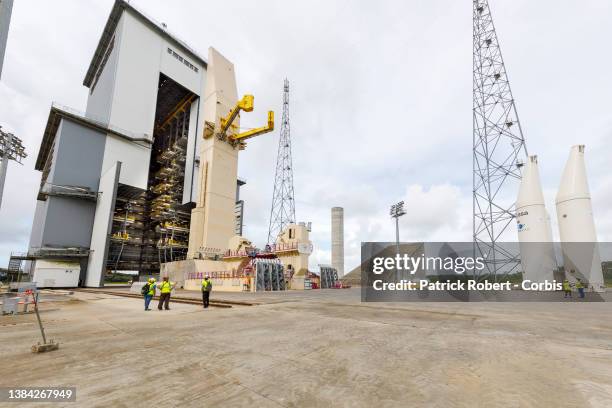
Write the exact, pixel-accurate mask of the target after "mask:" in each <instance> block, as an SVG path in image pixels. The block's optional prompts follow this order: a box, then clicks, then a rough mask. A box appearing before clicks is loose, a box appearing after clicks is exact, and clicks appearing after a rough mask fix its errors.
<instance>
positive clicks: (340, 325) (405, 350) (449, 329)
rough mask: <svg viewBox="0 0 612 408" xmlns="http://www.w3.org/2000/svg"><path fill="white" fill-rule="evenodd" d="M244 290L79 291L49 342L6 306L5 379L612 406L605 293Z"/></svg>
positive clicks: (121, 399)
mask: <svg viewBox="0 0 612 408" xmlns="http://www.w3.org/2000/svg"><path fill="white" fill-rule="evenodd" d="M194 295H195V296H197V295H198V294H194ZM215 295H216V294H213V297H214V296H215ZM231 296H236V298H237V299H238V298H240V294H236V295H231ZM248 296H252V299H251V300H253V301H256V300H257V301H258V303H261V304H260V305H258V306H235V307H232V308H229V309H222V308H209V309H208V310H203V309H201V308H200V307H198V306H194V305H188V304H174V305H171V306H172V310H170V311H157V310H154V311H151V312H144V311H143V310H142V302H141V301H140V300H139V299H131V298H122V297H116V296H112V295H102V294H92V293H79V292H75V293H74V295H71V296H66V297H65V299H64V300H58V299H57V298H55V299H54V301H53V302H45V303H42V306H41V307H43V308H44V309H47V311H44V312H43V313H42V318H43V321H44V322H45V325H46V328H47V332H48V335H49V337H50V338H53V339H55V340H57V341H59V342H60V349H59V350H57V351H53V352H50V353H46V354H32V353H31V352H30V346H31V345H32V344H34V343H36V342H37V341H38V340H39V332H38V328H37V326H36V324H35V322H36V320H35V316H34V315H21V316H14V317H12V316H2V317H0V345H1V350H2V353H1V355H2V372H3V375H1V376H0V386H51V385H53V386H75V387H77V403H76V404H74V403H66V404H65V406H80V407H81V406H82V407H109V406H112V407H140V406H143V407H144V406H156V407H166V406H181V407H184V406H189V407H190V406H194V407H243V406H245V407H279V406H280V407H312V406H323V407H360V406H362V407H372V406H376V407H414V406H433V407H473V406H482V407H498V406H499V407H576V406H581V407H610V406H612V322H611V321H610V312H611V311H612V307H611V305H610V304H607V303H583V304H577V303H575V302H572V303H506V304H502V303H467V304H463V303H462V304H457V303H453V304H451V303H446V304H443V303H418V304H417V303H401V304H399V303H386V304H371V303H360V302H359V291H358V290H355V289H351V290H317V291H309V292H302V293H300V292H289V293H284V294H269V293H264V294H255V295H248ZM219 297H225V294H219ZM243 298H246V296H245V297H243ZM0 405H2V404H1V403H0ZM45 405H49V406H58V404H55V405H50V404H40V403H39V404H32V406H35V407H42V406H45ZM59 405H61V404H59ZM6 406H16V405H15V404H7V405H6ZM20 406H27V405H23V404H21V405H20Z"/></svg>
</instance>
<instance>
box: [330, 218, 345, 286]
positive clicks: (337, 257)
mask: <svg viewBox="0 0 612 408" xmlns="http://www.w3.org/2000/svg"><path fill="white" fill-rule="evenodd" d="M331 224H332V228H331V244H332V250H331V251H332V252H331V257H332V266H333V267H334V268H336V270H337V271H338V276H339V277H340V276H343V275H344V208H342V207H332V209H331Z"/></svg>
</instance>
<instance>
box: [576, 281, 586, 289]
mask: <svg viewBox="0 0 612 408" xmlns="http://www.w3.org/2000/svg"><path fill="white" fill-rule="evenodd" d="M582 288H584V286H582V282H580V281H576V289H582Z"/></svg>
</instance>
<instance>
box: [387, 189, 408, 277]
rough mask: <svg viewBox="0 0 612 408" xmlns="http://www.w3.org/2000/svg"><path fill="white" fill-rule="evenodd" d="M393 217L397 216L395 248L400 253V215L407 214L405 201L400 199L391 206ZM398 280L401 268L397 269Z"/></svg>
mask: <svg viewBox="0 0 612 408" xmlns="http://www.w3.org/2000/svg"><path fill="white" fill-rule="evenodd" d="M389 214H390V215H391V218H395V250H396V252H397V254H398V255H399V252H400V236H399V217H401V216H402V215H406V211H404V202H403V201H400V202H399V203H397V204H393V205H392V206H391V210H390V211H389ZM395 275H396V280H397V281H398V282H399V280H400V279H399V278H400V276H399V270H396V271H395Z"/></svg>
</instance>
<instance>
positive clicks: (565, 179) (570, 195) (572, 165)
mask: <svg viewBox="0 0 612 408" xmlns="http://www.w3.org/2000/svg"><path fill="white" fill-rule="evenodd" d="M577 198H591V194H590V193H589V184H588V182H587V175H586V166H585V164H584V145H576V146H572V149H571V150H570V155H569V159H568V160H567V163H566V164H565V169H564V170H563V176H562V177H561V184H560V185H559V191H558V192H557V200H556V202H557V204H559V203H562V202H564V201H567V200H574V199H577Z"/></svg>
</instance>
